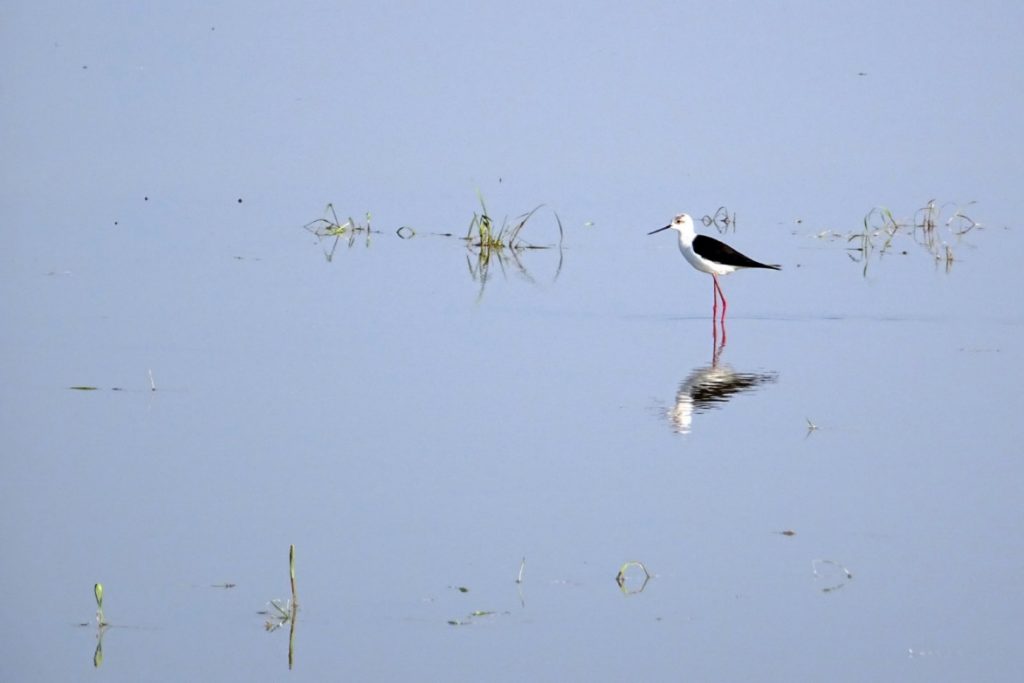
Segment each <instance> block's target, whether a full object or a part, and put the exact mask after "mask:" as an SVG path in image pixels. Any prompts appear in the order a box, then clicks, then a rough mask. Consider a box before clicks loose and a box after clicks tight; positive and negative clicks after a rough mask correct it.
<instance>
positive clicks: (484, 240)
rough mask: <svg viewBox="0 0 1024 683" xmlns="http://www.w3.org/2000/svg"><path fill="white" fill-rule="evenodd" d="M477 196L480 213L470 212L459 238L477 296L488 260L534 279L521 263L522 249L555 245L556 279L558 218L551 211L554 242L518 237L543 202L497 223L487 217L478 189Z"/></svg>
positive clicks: (558, 270)
mask: <svg viewBox="0 0 1024 683" xmlns="http://www.w3.org/2000/svg"><path fill="white" fill-rule="evenodd" d="M478 197H479V199H480V213H476V212H474V213H473V218H472V220H470V222H469V229H468V230H467V232H466V236H465V237H464V238H463V239H464V240H465V242H466V246H467V248H468V249H469V254H467V256H466V265H467V267H468V268H469V274H470V276H471V277H472V278H473V280H474V281H475V282H479V283H480V296H483V292H484V288H485V287H486V286H487V281H488V279H489V277H490V273H491V264H492V263H497V264H498V266H499V267H500V269H501V272H502V273H505V271H506V266H511V267H513V268H514V269H515V270H516V272H518V273H519V275H520V276H522V277H524V278H526V279H527V280H528V281H530V282H535V281H534V279H533V278H532V277H531V276H530V274H529V272H528V271H527V269H526V266H524V265H523V262H522V259H521V256H522V254H523V252H525V251H528V250H531V249H552V248H557V249H558V265H557V266H556V267H555V273H554V276H553V277H552V281H554V280H557V279H558V276H559V275H560V274H561V272H562V253H563V252H562V247H563V244H564V241H565V230H564V229H563V227H562V220H561V219H560V218H559V217H558V214H557V213H554V212H552V213H553V214H554V217H555V225H556V226H557V227H558V244H557V245H550V244H548V245H538V244H532V243H530V242H527V241H526V240H524V239H523V238H522V231H523V228H525V227H526V224H527V223H528V222H529V221H530V219H532V218H533V217H534V216H535V215H536V213H537V212H538V211H539V210H540V209H542V208H544V205H543V204H541V205H539V206H536V207H534V208H533V209H531V210H530V211H527V212H526V213H524V214H522V215H520V216H519V217H517V218H516V219H515V220H513V221H512V222H509V220H508V219H507V218H505V219H502V221H501V225H500V226H499V225H498V224H496V223H495V222H494V220H493V219H492V218H491V215H490V213H489V212H488V211H487V204H486V202H485V201H484V198H483V195H481V194H479V193H478Z"/></svg>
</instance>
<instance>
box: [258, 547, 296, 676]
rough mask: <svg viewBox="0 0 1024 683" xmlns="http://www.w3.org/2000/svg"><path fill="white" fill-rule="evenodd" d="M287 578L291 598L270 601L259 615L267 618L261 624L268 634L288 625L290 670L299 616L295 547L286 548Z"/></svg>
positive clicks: (293, 659)
mask: <svg viewBox="0 0 1024 683" xmlns="http://www.w3.org/2000/svg"><path fill="white" fill-rule="evenodd" d="M288 578H289V579H290V581H291V588H292V597H291V599H290V600H288V601H287V602H283V601H281V600H271V601H270V602H268V603H267V606H268V607H271V608H273V613H271V611H270V610H262V611H261V612H259V614H261V615H264V616H267V617H268V618H267V620H266V621H265V622H263V628H264V629H265V630H266V631H267V632H268V633H270V632H273V631H276V630H277V629H279V628H281V627H282V626H284V625H285V624H288V668H289V669H291V668H292V665H293V664H294V661H295V622H296V621H297V619H298V615H299V592H298V590H297V589H296V587H295V545H294V544H292V545H290V546H288Z"/></svg>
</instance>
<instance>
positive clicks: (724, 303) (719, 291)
mask: <svg viewBox="0 0 1024 683" xmlns="http://www.w3.org/2000/svg"><path fill="white" fill-rule="evenodd" d="M711 277H712V278H714V281H715V294H716V295H717V296H720V297H722V320H725V310H726V309H727V308H728V307H729V303H728V302H727V301H726V300H725V294H723V293H722V288H721V287H720V286H719V285H718V276H717V275H715V274H714V273H711ZM715 308H716V309H717V308H718V302H717V299H716V301H715Z"/></svg>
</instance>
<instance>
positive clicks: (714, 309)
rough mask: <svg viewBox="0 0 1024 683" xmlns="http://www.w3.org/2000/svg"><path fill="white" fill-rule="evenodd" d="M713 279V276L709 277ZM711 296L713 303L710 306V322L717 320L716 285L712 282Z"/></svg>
mask: <svg viewBox="0 0 1024 683" xmlns="http://www.w3.org/2000/svg"><path fill="white" fill-rule="evenodd" d="M711 277H714V274H712V275H711ZM711 296H713V297H714V303H713V304H711V322H715V321H716V320H718V283H717V282H714V284H713V287H712V289H711Z"/></svg>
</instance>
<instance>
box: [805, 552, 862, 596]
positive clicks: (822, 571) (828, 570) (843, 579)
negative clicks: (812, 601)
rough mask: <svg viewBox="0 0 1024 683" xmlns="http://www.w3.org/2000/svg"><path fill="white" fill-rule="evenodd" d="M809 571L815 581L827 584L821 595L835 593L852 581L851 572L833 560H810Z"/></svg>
mask: <svg viewBox="0 0 1024 683" xmlns="http://www.w3.org/2000/svg"><path fill="white" fill-rule="evenodd" d="M811 571H812V573H813V574H814V578H815V579H821V580H824V581H827V582H828V584H829V585H827V586H825V587H824V588H822V589H821V592H822V593H831V592H832V591H837V590H839V589H840V588H842V587H844V586H845V585H846V584H847V582H849V581H851V580H852V579H853V572H851V571H850V570H849V569H847V568H846V567H845V566H843V565H842V564H840V563H838V562H836V561H835V560H811Z"/></svg>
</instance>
